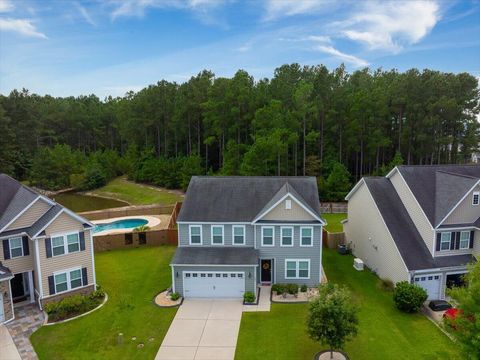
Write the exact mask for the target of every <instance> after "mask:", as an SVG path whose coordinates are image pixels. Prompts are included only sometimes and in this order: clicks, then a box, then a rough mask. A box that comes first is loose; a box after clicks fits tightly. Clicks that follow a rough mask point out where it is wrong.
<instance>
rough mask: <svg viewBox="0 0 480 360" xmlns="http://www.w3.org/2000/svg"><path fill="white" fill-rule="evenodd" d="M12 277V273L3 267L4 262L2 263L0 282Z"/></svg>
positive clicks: (0, 264) (0, 263) (0, 265)
mask: <svg viewBox="0 0 480 360" xmlns="http://www.w3.org/2000/svg"><path fill="white" fill-rule="evenodd" d="M11 276H12V272H11V271H10V269H9V268H7V267H6V266H3V264H2V262H1V261H0V281H2V280H3V279H8V278H10V277H11Z"/></svg>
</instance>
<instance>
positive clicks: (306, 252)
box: [255, 224, 322, 286]
mask: <svg viewBox="0 0 480 360" xmlns="http://www.w3.org/2000/svg"><path fill="white" fill-rule="evenodd" d="M262 226H273V227H274V240H275V246H262V230H261V229H262ZM255 227H256V230H255V231H256V233H257V249H258V251H259V254H260V255H259V257H260V258H262V259H274V265H273V272H274V274H273V279H272V280H273V281H274V282H275V283H296V284H300V285H302V284H307V285H308V286H316V285H318V284H319V283H320V279H321V272H320V266H321V258H322V226H318V225H317V226H313V246H311V247H307V246H305V247H301V246H299V245H300V227H301V226H299V225H295V226H293V244H294V246H290V247H287V246H280V241H281V239H280V237H281V233H280V231H281V230H280V228H281V225H277V224H275V225H256V226H255ZM286 259H309V260H310V279H286V278H285V260H286ZM257 271H258V272H257V281H260V269H258V270H257Z"/></svg>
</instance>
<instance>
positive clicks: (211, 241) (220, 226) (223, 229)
mask: <svg viewBox="0 0 480 360" xmlns="http://www.w3.org/2000/svg"><path fill="white" fill-rule="evenodd" d="M213 228H221V229H222V243H221V244H215V243H214V242H213ZM210 244H211V245H212V246H222V245H225V227H224V225H210Z"/></svg>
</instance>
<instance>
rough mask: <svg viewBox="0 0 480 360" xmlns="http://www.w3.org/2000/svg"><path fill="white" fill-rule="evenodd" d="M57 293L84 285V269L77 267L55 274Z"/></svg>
mask: <svg viewBox="0 0 480 360" xmlns="http://www.w3.org/2000/svg"><path fill="white" fill-rule="evenodd" d="M53 278H54V281H55V293H61V292H64V291H68V290H72V289H75V288H78V287H80V286H82V270H81V269H75V270H70V271H66V272H61V273H56V274H54V277H53Z"/></svg>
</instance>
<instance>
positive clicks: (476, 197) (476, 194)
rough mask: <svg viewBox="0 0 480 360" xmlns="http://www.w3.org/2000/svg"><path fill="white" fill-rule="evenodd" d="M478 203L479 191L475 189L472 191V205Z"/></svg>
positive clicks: (479, 201) (479, 202)
mask: <svg viewBox="0 0 480 360" xmlns="http://www.w3.org/2000/svg"><path fill="white" fill-rule="evenodd" d="M479 204H480V191H475V192H474V193H473V198H472V205H474V206H477V205H479Z"/></svg>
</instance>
